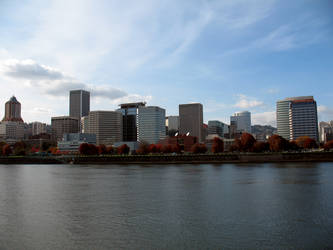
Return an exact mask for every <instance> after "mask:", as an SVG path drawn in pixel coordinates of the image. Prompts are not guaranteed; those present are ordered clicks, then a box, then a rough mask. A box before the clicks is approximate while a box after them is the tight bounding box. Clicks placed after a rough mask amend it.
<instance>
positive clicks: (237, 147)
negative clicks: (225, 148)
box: [229, 138, 241, 152]
mask: <svg viewBox="0 0 333 250" xmlns="http://www.w3.org/2000/svg"><path fill="white" fill-rule="evenodd" d="M229 151H230V152H236V151H238V152H239V151H241V141H240V140H239V139H238V138H236V139H235V141H234V143H233V144H232V145H231V146H230V147H229Z"/></svg>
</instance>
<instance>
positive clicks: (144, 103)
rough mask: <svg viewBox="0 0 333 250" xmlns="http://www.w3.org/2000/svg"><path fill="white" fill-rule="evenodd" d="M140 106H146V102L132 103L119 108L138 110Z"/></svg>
mask: <svg viewBox="0 0 333 250" xmlns="http://www.w3.org/2000/svg"><path fill="white" fill-rule="evenodd" d="M142 106H146V102H132V103H122V104H119V107H120V108H138V107H142Z"/></svg>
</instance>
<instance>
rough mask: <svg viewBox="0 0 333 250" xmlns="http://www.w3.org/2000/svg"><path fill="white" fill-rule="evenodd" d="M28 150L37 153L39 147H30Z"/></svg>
mask: <svg viewBox="0 0 333 250" xmlns="http://www.w3.org/2000/svg"><path fill="white" fill-rule="evenodd" d="M30 152H31V153H38V152H39V148H35V147H32V148H31V149H30Z"/></svg>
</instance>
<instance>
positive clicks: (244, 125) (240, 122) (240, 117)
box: [230, 111, 251, 133]
mask: <svg viewBox="0 0 333 250" xmlns="http://www.w3.org/2000/svg"><path fill="white" fill-rule="evenodd" d="M231 122H234V123H235V124H236V126H237V131H239V132H247V133H251V113H250V112H249V111H242V112H236V113H235V114H234V115H233V116H230V123H231Z"/></svg>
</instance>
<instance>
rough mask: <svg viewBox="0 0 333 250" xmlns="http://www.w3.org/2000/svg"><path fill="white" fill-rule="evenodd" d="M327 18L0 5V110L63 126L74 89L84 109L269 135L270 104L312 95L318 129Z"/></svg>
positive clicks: (256, 6)
mask: <svg viewBox="0 0 333 250" xmlns="http://www.w3.org/2000/svg"><path fill="white" fill-rule="evenodd" d="M65 5H66V8H65V7H64V6H65ZM142 6H145V8H143V7H142ZM147 6H148V7H147ZM332 7H333V6H332V3H331V2H330V1H315V2H313V1H293V2H292V3H290V2H278V1H273V0H271V1H256V2H249V1H233V2H232V3H230V2H228V1H200V2H199V3H198V4H196V5H194V4H188V3H186V2H182V3H179V2H178V1H168V2H164V3H163V4H162V3H157V2H153V1H144V3H143V4H142V3H140V4H136V3H131V4H129V3H128V2H126V1H125V2H123V3H118V4H115V3H113V2H112V3H111V2H108V1H105V2H103V1H102V2H100V4H99V5H96V4H94V3H93V2H92V1H80V4H78V3H75V1H73V2H70V3H68V2H66V1H54V2H50V3H48V4H46V3H41V2H40V1H33V0H31V1H25V2H24V3H22V2H20V3H19V2H18V1H6V0H5V1H2V3H1V8H0V24H1V25H0V37H2V40H1V42H0V83H1V87H2V91H1V93H0V103H5V101H6V100H7V99H8V98H9V97H10V96H12V95H13V94H15V96H16V97H17V98H18V99H19V100H20V102H21V104H22V118H23V120H24V121H27V122H33V121H41V122H46V123H48V124H50V121H51V120H50V119H51V117H52V116H61V115H67V113H68V105H67V104H68V91H69V90H71V89H85V90H87V91H90V92H91V97H92V99H91V110H116V109H117V107H118V104H120V103H126V102H136V101H146V102H147V104H148V105H149V106H160V107H162V108H164V109H165V110H166V115H167V116H170V115H177V114H178V104H180V103H191V102H200V103H202V104H203V113H204V122H205V123H207V121H208V120H220V121H222V122H227V123H228V122H229V116H230V115H231V114H233V113H235V112H238V111H243V110H248V111H250V112H251V115H252V117H251V118H252V124H270V125H273V126H275V127H276V119H275V117H276V114H275V102H276V101H277V100H280V99H283V98H285V97H288V96H307V95H313V96H314V97H315V99H316V101H317V103H318V115H319V117H318V118H319V121H328V120H332V119H333V107H332V106H333V105H332V102H331V99H332V90H333V87H332V86H331V82H332V79H333V77H332V73H331V69H332V68H333V67H332V66H333V59H332V58H333V57H332V54H333V48H332V47H333V46H332V44H333V34H332V29H331V27H332V26H333V17H332V16H331V15H330V14H331V13H330V11H329V10H331V9H332ZM36 11H37V12H38V13H40V14H38V15H36ZM23 13H24V14H23ZM83 17H84V18H83ZM133 41H134V42H133ZM318 86H319V87H318ZM3 110H4V109H3V108H0V116H1V117H3V116H4V113H3Z"/></svg>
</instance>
